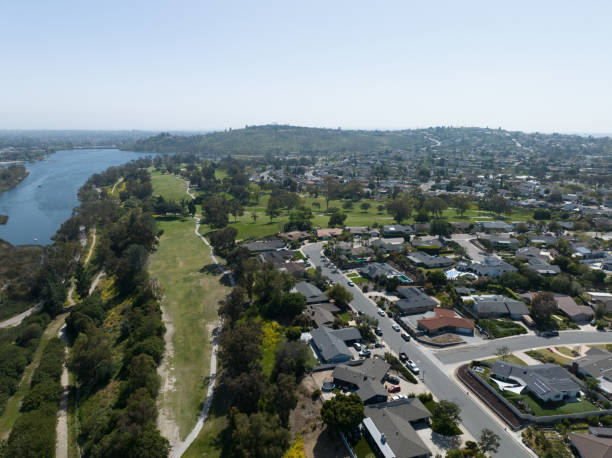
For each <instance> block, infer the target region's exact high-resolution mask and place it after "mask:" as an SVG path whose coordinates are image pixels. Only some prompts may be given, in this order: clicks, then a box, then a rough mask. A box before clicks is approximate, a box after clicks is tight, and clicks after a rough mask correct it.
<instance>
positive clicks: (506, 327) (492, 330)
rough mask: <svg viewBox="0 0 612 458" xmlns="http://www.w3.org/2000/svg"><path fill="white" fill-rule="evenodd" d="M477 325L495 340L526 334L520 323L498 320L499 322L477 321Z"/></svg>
mask: <svg viewBox="0 0 612 458" xmlns="http://www.w3.org/2000/svg"><path fill="white" fill-rule="evenodd" d="M478 324H480V326H482V327H483V328H484V330H485V331H487V332H488V333H489V335H490V336H491V337H493V338H495V339H498V338H500V337H508V336H514V335H519V334H527V329H525V327H524V326H523V325H521V324H520V323H517V322H515V321H512V320H508V319H504V318H500V319H499V320H479V322H478Z"/></svg>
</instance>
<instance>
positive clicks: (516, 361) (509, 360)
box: [485, 355, 527, 366]
mask: <svg viewBox="0 0 612 458" xmlns="http://www.w3.org/2000/svg"><path fill="white" fill-rule="evenodd" d="M500 360H501V358H498V357H495V358H491V359H486V360H485V361H487V362H488V363H494V362H495V361H500ZM504 361H505V362H507V363H511V364H517V365H519V366H526V365H527V363H526V362H525V361H523V360H522V359H521V358H519V357H518V356H514V355H508V356H506V358H505V359H504Z"/></svg>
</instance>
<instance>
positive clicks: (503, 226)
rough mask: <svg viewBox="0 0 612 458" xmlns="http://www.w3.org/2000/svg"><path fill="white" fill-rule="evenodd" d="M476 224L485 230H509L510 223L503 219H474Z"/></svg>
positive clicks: (510, 229) (510, 227)
mask: <svg viewBox="0 0 612 458" xmlns="http://www.w3.org/2000/svg"><path fill="white" fill-rule="evenodd" d="M476 225H477V226H478V227H479V228H480V229H482V230H483V231H487V232H489V231H490V232H510V231H512V225H510V224H508V223H504V222H503V221H476Z"/></svg>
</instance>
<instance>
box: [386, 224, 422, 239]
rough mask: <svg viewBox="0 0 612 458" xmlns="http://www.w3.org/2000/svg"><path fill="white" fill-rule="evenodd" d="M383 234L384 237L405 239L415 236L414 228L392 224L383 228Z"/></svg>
mask: <svg viewBox="0 0 612 458" xmlns="http://www.w3.org/2000/svg"><path fill="white" fill-rule="evenodd" d="M381 234H382V236H383V237H403V236H406V235H412V234H414V228H413V227H412V226H403V225H401V224H390V225H386V226H383V228H382V232H381Z"/></svg>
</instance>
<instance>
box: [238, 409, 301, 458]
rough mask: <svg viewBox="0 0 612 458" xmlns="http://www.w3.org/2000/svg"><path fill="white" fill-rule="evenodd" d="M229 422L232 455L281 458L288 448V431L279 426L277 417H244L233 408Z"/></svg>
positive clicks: (259, 415) (266, 413)
mask: <svg viewBox="0 0 612 458" xmlns="http://www.w3.org/2000/svg"><path fill="white" fill-rule="evenodd" d="M229 420H230V428H231V431H232V445H233V448H234V452H235V453H234V454H233V455H235V456H237V457H239V458H281V457H282V456H283V454H284V453H285V450H286V449H287V447H288V446H289V431H287V430H286V429H285V428H283V427H282V426H281V423H280V420H279V418H278V416H277V415H272V414H270V413H268V412H257V413H253V414H251V415H246V414H244V413H240V412H239V411H238V410H237V409H236V408H234V407H233V408H232V409H231V410H230V414H229Z"/></svg>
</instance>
